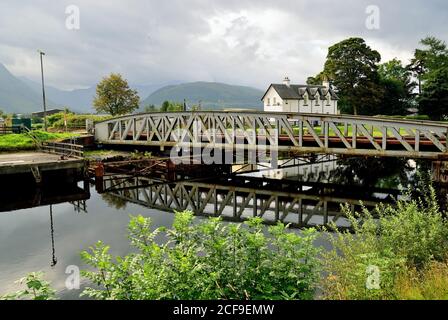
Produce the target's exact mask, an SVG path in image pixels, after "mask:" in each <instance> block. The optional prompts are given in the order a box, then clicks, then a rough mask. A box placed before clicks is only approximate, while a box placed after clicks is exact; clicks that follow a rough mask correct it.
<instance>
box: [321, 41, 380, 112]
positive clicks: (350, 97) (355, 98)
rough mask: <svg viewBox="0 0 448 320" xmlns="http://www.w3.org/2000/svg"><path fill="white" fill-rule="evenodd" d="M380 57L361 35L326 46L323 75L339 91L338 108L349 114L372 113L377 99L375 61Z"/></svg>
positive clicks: (377, 80)
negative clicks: (326, 53)
mask: <svg viewBox="0 0 448 320" xmlns="http://www.w3.org/2000/svg"><path fill="white" fill-rule="evenodd" d="M380 60H381V56H380V54H379V53H378V51H376V50H372V49H371V48H370V47H369V46H367V45H366V43H365V41H364V39H362V38H349V39H346V40H343V41H341V42H339V43H336V44H335V45H333V46H331V47H330V48H329V49H328V55H327V60H326V62H325V66H324V71H323V72H322V73H321V74H320V75H318V77H322V76H325V77H327V78H328V79H329V80H331V81H332V83H333V85H334V86H335V88H336V89H337V90H338V91H339V96H340V98H341V100H340V106H341V109H342V111H344V112H347V113H353V114H374V113H375V108H376V107H377V106H378V104H379V103H380V101H381V96H382V90H381V86H380V85H379V76H378V72H377V69H378V66H377V64H378V62H379V61H380Z"/></svg>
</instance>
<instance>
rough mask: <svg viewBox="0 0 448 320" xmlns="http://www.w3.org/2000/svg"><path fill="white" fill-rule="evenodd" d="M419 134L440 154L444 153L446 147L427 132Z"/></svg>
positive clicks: (423, 131)
mask: <svg viewBox="0 0 448 320" xmlns="http://www.w3.org/2000/svg"><path fill="white" fill-rule="evenodd" d="M421 132H422V133H423V134H424V135H425V136H426V137H427V138H428V139H429V140H431V142H432V143H433V144H434V145H435V146H436V147H437V148H438V149H439V150H440V151H442V152H446V147H445V146H444V145H443V144H442V143H441V142H440V141H439V139H437V138H436V137H435V136H434V135H433V134H432V133H431V132H430V131H429V130H421Z"/></svg>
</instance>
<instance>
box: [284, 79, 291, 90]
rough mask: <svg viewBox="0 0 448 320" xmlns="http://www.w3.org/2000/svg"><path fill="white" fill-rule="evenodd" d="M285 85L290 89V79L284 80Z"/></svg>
mask: <svg viewBox="0 0 448 320" xmlns="http://www.w3.org/2000/svg"><path fill="white" fill-rule="evenodd" d="M283 84H284V85H285V86H287V87H288V88H289V86H290V85H291V81H290V80H289V78H288V77H285V79H284V80H283Z"/></svg>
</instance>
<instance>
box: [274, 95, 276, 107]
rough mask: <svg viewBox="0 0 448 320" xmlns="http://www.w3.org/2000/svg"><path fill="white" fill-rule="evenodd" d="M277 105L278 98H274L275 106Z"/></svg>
mask: <svg viewBox="0 0 448 320" xmlns="http://www.w3.org/2000/svg"><path fill="white" fill-rule="evenodd" d="M275 105H277V98H276V97H274V106H275Z"/></svg>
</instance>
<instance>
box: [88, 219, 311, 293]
mask: <svg viewBox="0 0 448 320" xmlns="http://www.w3.org/2000/svg"><path fill="white" fill-rule="evenodd" d="M316 235H317V234H316V231H315V230H313V229H310V230H305V231H304V232H303V234H302V235H301V236H299V235H296V234H295V233H292V232H289V231H287V229H286V227H285V226H284V225H282V224H278V225H276V226H271V227H269V228H268V232H267V233H264V227H263V225H262V219H260V218H253V219H251V220H249V221H248V222H247V223H245V224H244V225H236V224H225V223H223V222H222V221H221V220H220V219H218V218H212V219H208V220H205V221H201V222H199V223H195V221H194V218H193V214H192V213H191V212H181V213H177V214H176V216H175V220H174V223H173V227H172V229H166V228H158V229H155V230H153V231H152V230H151V220H150V219H149V218H144V217H142V216H138V217H133V218H131V222H130V224H129V237H130V242H131V244H132V245H133V246H134V247H135V248H136V249H137V253H133V254H129V255H127V256H125V257H117V258H113V257H112V256H111V255H110V254H109V253H108V250H109V247H108V246H106V245H104V244H103V243H101V242H99V243H97V244H96V246H94V247H92V248H91V249H90V251H89V252H83V253H82V258H83V260H84V261H85V262H86V263H87V264H88V265H90V266H91V267H93V268H94V269H95V271H85V272H84V273H83V274H84V276H85V277H86V278H87V279H89V280H90V281H91V282H92V283H93V284H95V285H96V286H99V287H100V289H94V288H88V289H86V290H85V291H84V295H87V296H89V297H91V298H96V299H311V298H312V296H313V293H314V289H315V284H316V281H317V278H318V270H319V269H318V265H319V262H318V259H317V255H318V252H319V249H317V248H316V247H315V246H313V242H314V240H315V238H316ZM160 237H163V238H166V239H167V241H166V242H165V243H164V244H159V243H158V242H157V241H156V240H157V239H160Z"/></svg>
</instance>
